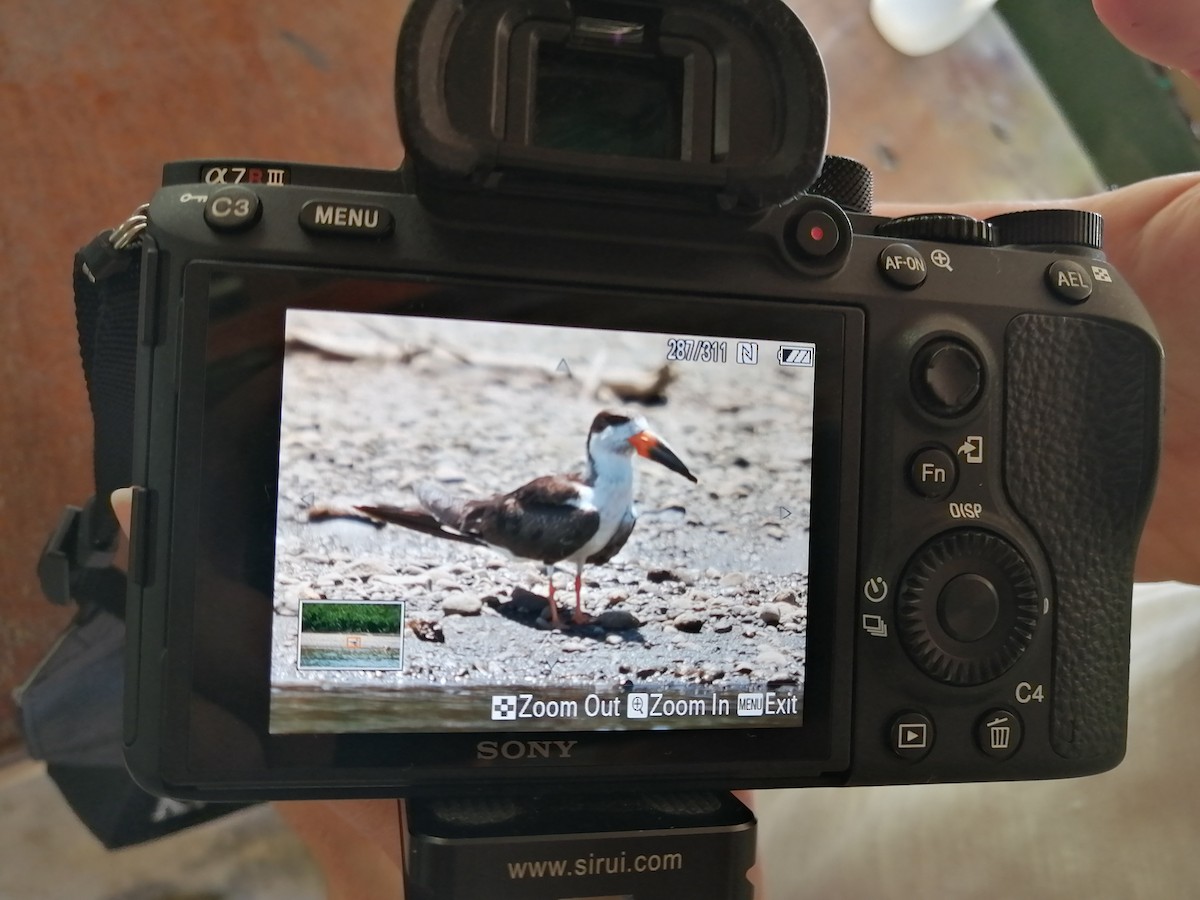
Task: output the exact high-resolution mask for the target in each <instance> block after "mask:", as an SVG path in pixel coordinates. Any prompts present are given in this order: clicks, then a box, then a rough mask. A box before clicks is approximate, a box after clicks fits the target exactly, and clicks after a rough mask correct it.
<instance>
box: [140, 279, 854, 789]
mask: <svg viewBox="0 0 1200 900" xmlns="http://www.w3.org/2000/svg"><path fill="white" fill-rule="evenodd" d="M181 308H182V312H183V316H184V319H185V321H184V323H183V327H184V329H185V332H186V333H188V334H190V335H194V336H195V337H196V338H198V340H195V341H192V340H188V341H185V342H184V344H183V346H182V352H183V354H184V356H185V366H192V365H197V364H198V365H199V367H200V368H201V369H202V370H203V372H204V377H203V379H202V380H201V379H195V380H189V381H187V382H185V383H183V384H182V385H181V386H180V389H179V401H178V402H179V408H180V410H181V411H182V413H181V417H180V419H179V420H178V421H179V431H178V434H176V435H175V436H174V438H173V439H174V441H175V445H176V446H177V447H178V448H179V449H180V458H179V468H178V469H177V470H176V475H175V478H176V481H175V485H176V489H175V492H174V498H173V501H172V502H173V504H174V505H176V506H177V507H178V509H179V510H180V511H183V510H189V509H192V510H195V512H194V514H186V515H185V514H182V512H181V514H178V515H175V516H174V517H173V521H174V525H173V528H172V532H171V538H170V540H171V546H172V553H171V569H170V574H169V580H170V582H171V584H172V585H174V587H173V588H172V591H173V593H174V595H175V596H178V597H181V598H182V597H185V596H190V597H191V598H193V599H192V600H191V601H190V602H188V603H178V604H175V605H173V607H172V616H171V619H170V622H169V623H168V625H167V629H168V640H169V643H170V645H171V646H172V647H175V648H179V651H184V650H185V649H186V653H185V654H182V655H181V653H180V652H175V653H173V654H172V655H171V657H170V661H171V665H170V666H169V672H170V675H169V679H168V683H167V690H169V691H170V692H171V697H172V700H171V701H170V702H169V703H168V704H167V707H166V708H167V710H168V713H167V715H168V719H169V725H170V729H171V730H170V733H171V734H172V735H178V736H179V737H178V738H177V739H176V738H173V739H172V740H173V743H172V749H171V753H172V754H173V758H175V759H178V760H179V768H171V769H170V772H169V780H171V781H172V782H173V783H185V782H191V781H199V782H207V781H212V780H219V781H230V780H242V781H244V780H245V779H251V780H253V779H257V778H268V777H269V778H272V779H275V778H282V779H284V780H286V779H287V778H289V777H292V776H291V775H289V774H288V773H293V772H300V771H306V772H311V771H316V770H317V769H320V770H321V771H326V770H329V769H330V767H334V768H336V769H337V771H338V773H339V774H338V776H337V777H338V778H339V779H342V780H346V782H347V783H349V782H350V781H355V779H362V778H366V779H371V778H383V777H385V776H383V775H380V774H379V773H380V772H383V771H388V772H390V771H392V767H396V766H404V767H412V766H418V767H422V768H421V771H422V772H428V773H430V774H429V776H428V777H433V775H432V773H433V772H434V771H435V770H436V771H437V772H439V773H441V774H440V775H438V776H437V777H439V778H442V777H449V776H448V775H447V773H449V772H451V771H456V770H457V769H456V767H459V766H462V765H463V764H464V762H466V761H468V760H471V759H476V753H477V747H476V743H477V741H478V740H480V736H481V735H482V736H485V737H487V736H501V735H503V734H505V733H511V734H528V735H536V734H538V733H545V734H551V735H557V736H560V737H561V739H564V740H577V739H579V738H580V736H582V735H589V740H588V741H587V742H586V748H585V746H584V743H580V744H579V745H578V746H577V747H576V752H575V753H574V755H573V757H572V759H571V760H570V764H571V765H572V766H576V767H578V766H587V767H593V768H594V767H597V766H599V767H603V766H604V765H607V764H608V763H607V762H606V760H607V761H610V760H611V758H612V757H611V753H612V752H617V751H615V750H614V748H617V747H621V748H624V750H621V751H619V752H627V753H631V754H634V755H637V756H641V757H645V756H646V755H647V754H650V755H664V754H665V755H666V756H669V757H670V758H671V759H673V760H675V761H676V763H678V764H682V763H683V761H684V760H690V761H692V762H694V763H697V764H700V763H703V762H705V761H710V760H713V759H719V758H720V759H739V760H743V761H747V762H751V761H753V760H761V761H764V762H765V761H769V760H778V759H783V758H786V759H789V760H791V761H792V764H795V761H797V760H801V759H803V760H810V761H813V762H815V763H817V764H823V763H821V762H820V761H823V760H828V759H829V757H830V754H831V753H833V752H834V747H835V739H836V734H837V732H836V723H835V722H834V721H833V719H832V718H831V709H832V708H833V705H834V703H835V702H844V700H839V699H838V698H840V697H842V696H843V694H842V693H840V692H844V691H845V689H846V684H847V682H846V681H845V680H844V678H842V677H841V674H840V673H841V672H842V670H841V669H839V668H837V667H836V666H835V661H836V660H835V653H834V650H835V648H836V645H837V643H838V641H839V640H841V639H843V637H844V635H842V636H839V632H838V631H837V621H838V620H837V619H836V618H835V608H836V602H837V597H838V596H840V591H839V589H838V587H837V585H838V584H839V583H840V581H841V580H842V579H844V578H845V577H847V573H846V572H843V571H842V569H841V568H840V567H835V565H834V561H836V560H839V559H842V557H841V556H840V548H841V547H842V546H843V545H845V544H846V542H848V541H850V540H851V539H852V536H853V520H852V518H851V519H850V520H849V522H847V520H846V518H845V517H844V516H842V515H841V512H840V511H841V510H842V505H843V503H844V495H843V490H844V488H845V481H844V479H843V477H842V472H843V471H844V470H846V471H851V472H853V471H855V469H854V466H855V462H854V459H852V458H846V457H847V454H848V453H849V452H851V451H852V450H853V448H854V446H856V445H854V444H849V443H847V442H846V441H845V440H844V436H845V434H846V433H847V428H848V427H851V426H849V425H847V417H849V416H855V415H857V412H856V407H855V406H854V404H853V403H852V402H850V401H852V399H853V395H852V394H851V395H849V398H848V395H847V393H846V391H845V390H844V385H845V383H846V380H847V379H848V378H852V377H855V376H854V375H853V373H854V372H855V371H856V369H855V367H856V366H857V365H858V359H859V357H858V355H857V353H858V350H857V347H858V343H857V342H859V341H861V333H860V331H859V326H860V322H859V320H858V319H856V318H854V317H851V316H848V315H847V314H846V313H845V312H844V311H839V310H832V309H829V308H825V307H820V306H817V305H815V304H797V303H796V302H794V301H787V302H767V301H762V300H754V299H747V298H739V299H733V298H729V297H719V296H707V297H706V296H700V295H696V294H691V295H672V294H666V293H660V294H653V293H647V292H645V291H630V290H624V289H621V288H604V289H601V288H597V287H587V286H568V285H563V286H552V285H546V284H541V285H534V284H529V283H521V282H515V281H510V282H498V281H488V280H483V279H456V278H454V277H450V276H443V275H439V276H436V277H434V276H431V275H422V274H411V275H406V274H402V273H367V272H348V271H337V270H315V269H304V268H290V267H276V266H261V265H254V266H239V265H229V264H223V265H216V264H212V263H196V264H193V265H192V266H191V267H189V270H188V275H187V277H186V279H185V284H184V302H183V304H182V307H181ZM848 372H849V373H851V374H849V375H848V374H847V373H848ZM847 448H850V450H847ZM589 450H590V451H591V453H592V455H593V469H594V470H595V471H596V474H597V478H595V479H589V478H588V477H587V473H588V466H587V457H588V453H589ZM601 457H604V458H603V459H602V458H601ZM601 471H602V472H603V473H604V478H599V474H600V472H601ZM573 479H574V480H573ZM605 480H607V482H608V483H609V486H608V487H604V486H602V484H601V482H603V481H605ZM614 482H615V483H617V487H616V488H615V489H614V488H613V487H612V484H613V483H614ZM622 484H623V485H624V487H622ZM547 485H549V486H550V487H552V488H554V487H555V486H557V490H558V492H559V495H560V496H558V498H557V503H556V504H550V505H551V506H554V507H555V509H556V510H557V511H556V513H555V515H558V516H559V517H561V516H562V514H563V512H564V507H565V512H566V513H568V514H569V513H571V512H572V510H574V509H577V510H578V511H580V512H581V513H585V514H586V513H589V512H592V513H597V514H598V513H599V512H600V511H602V512H603V515H602V516H600V518H601V519H603V520H604V528H606V529H608V531H607V536H606V538H605V545H604V547H603V548H602V549H601V550H597V549H596V548H595V547H594V546H593V547H592V548H590V549H587V551H586V552H582V553H580V552H574V555H573V551H572V548H571V547H569V546H568V547H567V548H566V549H560V550H546V549H544V547H545V545H544V544H541V545H538V544H537V543H536V542H537V541H539V540H540V541H545V540H546V539H547V537H548V532H549V530H550V529H549V525H548V521H543V522H540V523H539V522H536V521H534V520H535V519H537V518H538V515H534V516H533V517H532V518H530V519H527V520H523V521H524V525H523V526H522V528H518V531H520V532H521V533H522V534H524V535H525V536H526V537H527V538H528V539H529V541H531V542H533V544H534V546H533V547H532V549H531V547H530V546H529V545H528V544H527V545H524V546H520V547H518V546H516V545H515V544H513V542H512V541H511V540H509V541H507V544H506V541H504V540H501V539H499V538H496V536H495V532H494V531H488V530H487V528H484V527H482V526H481V525H480V522H479V520H478V519H476V520H473V521H472V522H470V523H468V522H467V521H465V520H463V519H455V518H454V517H453V515H452V514H447V510H450V512H451V513H453V512H454V510H459V511H460V512H461V511H462V510H463V509H474V510H476V511H477V512H478V510H480V509H482V510H484V511H485V512H487V511H491V513H497V511H498V510H499V509H500V508H501V507H503V506H504V504H505V502H506V501H507V500H512V499H513V498H514V497H517V498H521V499H522V500H523V501H525V504H524V507H523V509H524V511H525V512H526V513H530V512H532V513H535V514H545V513H546V512H547V511H546V510H545V509H539V507H538V504H536V503H531V502H528V501H529V491H530V490H532V488H534V487H539V486H540V487H545V486H547ZM571 491H574V492H575V493H574V494H573V495H572V494H571ZM589 491H590V493H589ZM551 493H553V491H551ZM572 504H574V506H572ZM635 513H636V517H635ZM497 514H498V513H497ZM614 516H616V517H617V519H619V520H620V523H618V524H620V527H617V526H614V525H613V521H614V519H613V517H614ZM485 518H486V517H485ZM567 518H568V519H570V518H571V516H570V515H568V516H567ZM494 519H495V520H498V519H496V517H494ZM517 519H518V522H517V524H518V525H522V519H521V517H520V516H518V517H517ZM830 522H835V523H836V527H830V526H829V525H828V524H827V523H830ZM531 523H532V524H531ZM621 523H623V524H621ZM822 523H826V524H822ZM493 524H494V522H493ZM510 525H511V523H510ZM525 526H527V527H525ZM630 526H631V527H630ZM539 528H543V531H544V533H543V534H541V535H538V534H537V531H538V529H539ZM596 528H597V533H599V530H600V526H596ZM585 543H586V541H585ZM576 550H578V547H576ZM579 563H582V565H581V566H580V565H579ZM577 574H578V575H579V590H578V601H577V599H576V597H577V595H576V575H577ZM155 577H161V576H155ZM551 583H553V603H554V609H555V610H556V616H555V618H557V623H556V622H554V621H552V616H551V613H550V607H549V602H548V601H549V600H550V596H551ZM577 602H578V606H577ZM698 734H703V735H704V739H703V740H701V741H697V740H695V736H697V735H698ZM185 736H186V737H185ZM838 746H840V745H838ZM407 771H408V768H405V772H407ZM387 777H389V778H390V777H394V776H387ZM404 777H405V778H408V776H407V775H406V776H404ZM385 780H386V779H385Z"/></svg>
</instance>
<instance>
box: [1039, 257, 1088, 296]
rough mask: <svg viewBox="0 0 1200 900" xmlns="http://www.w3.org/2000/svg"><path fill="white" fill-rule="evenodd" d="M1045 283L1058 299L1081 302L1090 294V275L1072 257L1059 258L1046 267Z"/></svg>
mask: <svg viewBox="0 0 1200 900" xmlns="http://www.w3.org/2000/svg"><path fill="white" fill-rule="evenodd" d="M1046 285H1047V286H1048V287H1049V288H1050V290H1052V291H1053V292H1054V293H1055V294H1057V295H1058V297H1059V299H1061V300H1066V301H1067V302H1068V303H1082V302H1083V301H1084V300H1086V299H1088V297H1090V296H1092V276H1091V274H1090V273H1089V272H1088V270H1087V269H1085V268H1084V267H1083V266H1081V265H1080V264H1079V263H1077V262H1075V261H1074V260H1072V259H1060V260H1058V261H1057V262H1053V263H1051V264H1050V267H1049V268H1048V269H1046Z"/></svg>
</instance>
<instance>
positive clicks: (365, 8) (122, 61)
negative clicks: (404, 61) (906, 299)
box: [0, 0, 1200, 900]
mask: <svg viewBox="0 0 1200 900" xmlns="http://www.w3.org/2000/svg"><path fill="white" fill-rule="evenodd" d="M793 5H794V6H795V8H796V9H797V11H798V12H799V13H800V14H801V16H802V17H803V18H804V20H805V22H806V23H807V25H808V27H809V28H810V30H811V31H812V32H813V34H814V36H815V38H816V40H817V43H818V45H819V46H820V48H821V50H822V52H823V54H824V55H825V59H826V64H827V67H828V69H829V74H830V82H831V86H832V87H831V89H832V109H833V120H832V132H831V141H830V150H831V151H832V152H835V153H839V154H842V155H847V156H853V157H856V158H858V159H859V160H861V161H862V162H864V163H866V164H867V165H868V166H870V167H871V168H872V169H873V170H874V172H875V175H876V187H877V190H876V196H877V198H879V199H883V200H889V201H893V200H896V201H898V200H907V201H919V202H920V203H921V204H922V205H924V206H927V207H928V208H930V209H933V208H935V207H937V206H938V205H939V204H943V203H951V202H955V201H961V200H970V199H982V198H986V199H993V200H995V199H1028V198H1048V197H1058V196H1067V195H1075V194H1081V193H1086V192H1092V191H1096V190H1099V189H1102V188H1103V187H1105V186H1108V185H1115V184H1125V183H1129V182H1131V181H1135V180H1138V179H1140V178H1143V177H1147V176H1149V175H1153V174H1161V173H1166V172H1171V171H1181V170H1187V169H1194V168H1200V153H1198V149H1197V141H1196V135H1195V123H1196V121H1197V120H1198V119H1200V98H1198V97H1197V94H1196V93H1195V91H1194V89H1191V88H1190V86H1186V85H1184V84H1183V83H1182V82H1181V81H1179V80H1177V79H1176V78H1174V77H1173V76H1172V75H1171V73H1168V72H1163V71H1161V70H1158V69H1157V68H1155V67H1153V66H1151V65H1149V64H1147V63H1145V62H1143V61H1141V60H1138V59H1136V58H1134V57H1132V56H1131V55H1130V54H1128V53H1127V52H1126V51H1124V50H1123V49H1122V48H1120V46H1119V45H1117V44H1116V42H1115V41H1113V40H1112V39H1111V38H1109V37H1108V35H1107V33H1106V32H1105V31H1104V30H1103V28H1102V27H1101V26H1100V25H1099V24H1098V23H1097V22H1096V21H1095V18H1094V16H1093V14H1092V12H1091V7H1090V4H1089V2H1088V0H1059V2H1056V3H1053V4H1049V3H1036V4H1035V3H1028V2H1022V0H1001V2H1000V3H999V4H998V5H997V6H996V8H995V9H994V10H992V11H990V12H988V13H987V14H986V15H984V16H983V18H982V19H981V20H980V21H979V22H978V23H977V24H975V25H974V27H972V28H971V29H970V30H969V31H968V32H967V33H966V34H965V35H964V36H963V37H962V38H961V39H960V40H958V41H956V42H955V43H953V44H952V45H951V46H949V47H948V48H946V49H944V50H941V51H939V52H936V53H933V54H930V55H927V56H922V57H919V58H914V57H909V56H906V55H904V54H901V53H899V52H897V51H896V50H895V49H894V48H893V47H891V46H889V45H888V44H887V43H886V42H885V41H884V40H883V39H882V38H881V37H880V35H879V33H878V32H877V31H876V30H875V28H874V27H873V25H872V23H871V20H870V18H869V16H868V11H867V7H868V2H867V0H859V2H841V3H838V4H829V3H821V2H818V0H793ZM403 6H404V4H403V3H402V2H382V0H358V2H355V3H353V4H350V3H345V4H332V3H326V4H312V3H302V2H300V0H260V2H256V3H242V2H234V0H210V2H206V3H203V4H162V3H159V2H152V0H127V2H125V3H122V4H120V5H119V6H114V5H112V4H95V3H87V2H83V0H61V2H57V3H53V4H46V3H40V2H35V0H7V2H5V3H4V4H3V5H2V6H0V135H3V137H2V138H0V154H2V157H0V158H2V160H3V172H4V175H5V188H4V191H3V193H2V194H0V247H2V248H3V250H4V254H5V260H4V265H3V269H2V270H3V272H4V278H3V283H2V285H0V291H2V292H3V295H4V296H3V300H2V301H0V335H2V336H3V338H4V342H5V352H4V353H3V354H0V382H2V383H3V385H4V390H2V391H0V476H2V477H0V512H2V513H3V515H0V547H2V548H3V550H2V551H0V583H3V585H4V587H5V593H4V599H3V601H0V602H2V604H3V605H2V611H3V615H2V619H0V622H2V624H0V896H2V897H13V898H37V897H48V898H50V897H52V898H58V897H72V898H106V900H116V898H145V900H151V898H168V897H169V898H181V900H182V898H242V897H274V896H278V897H285V896H286V897H291V898H303V897H319V896H321V895H322V888H321V885H320V880H319V874H318V873H317V871H316V869H315V867H314V866H313V865H312V864H311V862H310V861H309V860H308V858H307V856H306V854H305V852H304V850H303V848H302V847H301V846H300V845H299V844H298V842H297V841H296V840H295V839H294V838H293V837H292V836H291V835H290V833H288V832H287V831H286V830H285V829H283V827H282V826H281V825H280V824H279V822H278V821H277V819H276V818H275V816H274V813H273V812H272V811H271V810H270V809H269V808H262V807H260V808H256V809H252V810H249V811H247V812H244V813H240V814H238V815H235V816H230V817H227V818H225V819H222V820H220V821H218V822H216V823H213V824H210V825H205V826H201V827H198V828H195V829H191V830H189V831H187V832H184V833H182V834H180V835H178V836H175V837H171V838H167V839H164V840H162V841H159V842H157V843H155V844H152V845H150V846H146V847H141V848H136V849H132V850H125V851H121V852H119V853H115V854H107V853H105V852H104V851H103V849H102V848H101V847H100V845H99V844H98V843H97V842H96V841H95V839H94V838H92V836H91V835H90V834H89V833H88V832H87V831H85V830H84V829H83V828H82V826H80V825H79V824H78V823H77V822H76V821H75V819H74V818H73V816H72V815H71V813H70V811H69V809H68V808H67V807H66V805H65V803H63V801H62V800H61V799H60V797H59V796H58V794H57V793H56V792H55V790H54V788H53V787H52V785H50V784H49V782H48V781H47V780H46V778H45V776H44V773H43V770H42V769H41V767H40V766H39V765H38V764H37V763H35V762H31V761H29V760H28V759H26V758H25V755H24V752H23V748H22V743H21V739H20V734H19V730H18V725H17V716H16V709H15V706H14V705H13V704H12V702H11V701H10V694H11V691H12V690H13V689H14V688H15V687H16V686H17V685H18V684H19V683H20V682H21V681H22V680H23V679H24V678H25V677H26V675H27V674H28V673H29V671H30V670H31V669H32V668H33V666H34V664H35V663H36V661H37V660H38V659H39V658H40V657H41V656H42V655H43V654H44V653H45V652H46V650H47V649H48V648H49V646H50V645H51V643H52V642H53V641H54V639H55V637H56V636H57V634H58V633H59V632H60V631H61V630H62V628H63V627H64V626H65V625H66V624H67V622H68V621H69V619H70V615H71V611H70V610H69V609H66V608H62V607H53V606H51V605H50V604H49V603H47V602H46V601H45V600H44V599H43V598H42V596H41V595H40V593H39V590H38V586H37V581H36V578H35V575H34V566H35V563H36V561H37V557H38V553H39V550H40V548H41V545H42V543H43V541H44V539H45V536H46V535H47V533H48V531H49V530H50V528H51V527H52V526H53V524H54V523H55V521H56V520H57V517H58V514H59V511H60V509H61V508H62V507H63V506H64V505H65V504H68V503H79V502H81V501H82V500H84V499H85V498H86V497H87V496H88V495H89V494H90V493H91V491H92V486H91V468H90V448H91V434H90V419H89V416H88V411H87V402H86V394H85V390H84V384H83V379H82V377H81V373H80V370H79V361H78V350H77V345H76V344H75V326H74V321H73V311H72V303H71V286H70V271H71V258H72V254H73V253H74V251H75V249H76V248H77V247H79V246H80V245H81V244H83V243H85V242H86V241H88V240H89V239H90V238H91V237H92V236H93V235H94V234H95V233H96V232H98V231H99V230H101V229H103V228H108V227H112V226H114V225H116V224H117V223H119V222H120V221H121V220H123V219H124V218H125V217H126V216H127V215H128V214H129V213H130V212H132V210H133V209H134V208H135V207H136V206H137V205H138V204H140V203H142V202H144V201H145V200H147V199H149V197H150V195H151V193H152V192H153V191H154V189H155V186H156V184H157V183H158V179H159V174H160V167H161V165H162V163H163V162H164V161H166V160H170V159H176V158H188V157H204V156H243V157H259V158H267V159H280V160H295V161H305V162H313V163H327V164H337V165H345V166H359V167H381V168H391V167H395V166H396V165H398V164H399V162H400V160H401V158H402V149H401V147H400V142H399V138H398V136H397V131H396V125H395V115H394V110H393V103H392V77H393V54H394V49H395V38H396V34H397V32H398V28H399V23H400V20H401V18H402V15H403ZM793 797H794V795H792V794H789V793H787V792H776V793H775V794H773V795H771V796H770V797H766V798H764V801H763V805H762V809H763V811H764V815H763V818H764V822H763V840H764V846H765V845H771V844H772V842H773V841H777V839H783V842H784V844H785V845H786V837H787V835H786V834H784V833H782V832H781V829H786V828H788V827H790V826H789V825H788V824H787V820H786V818H785V817H784V814H785V811H784V807H785V806H787V805H789V804H790V805H791V806H794V805H795V804H797V803H802V801H801V800H795V799H793ZM789 808H790V807H789ZM767 865H768V878H769V880H772V881H775V883H776V884H779V885H783V884H786V883H787V881H788V878H789V875H790V874H791V873H790V872H789V869H790V868H794V867H795V866H796V865H797V862H796V858H795V855H794V854H790V855H789V854H787V853H782V854H780V853H775V854H773V855H772V856H769V857H768V860H767ZM775 896H777V897H779V896H783V897H787V896H795V894H791V893H788V892H787V890H786V889H784V890H781V891H780V892H779V893H776V894H775Z"/></svg>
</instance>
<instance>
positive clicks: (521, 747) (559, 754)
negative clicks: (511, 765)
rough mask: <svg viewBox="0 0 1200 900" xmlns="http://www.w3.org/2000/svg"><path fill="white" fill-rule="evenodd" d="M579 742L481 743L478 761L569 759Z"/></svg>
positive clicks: (477, 748) (477, 755)
mask: <svg viewBox="0 0 1200 900" xmlns="http://www.w3.org/2000/svg"><path fill="white" fill-rule="evenodd" d="M578 743H579V741H504V742H503V743H502V742H500V741H480V742H479V743H478V744H476V745H475V758H476V759H487V760H492V759H551V758H555V759H569V758H570V756H571V751H572V750H573V749H574V748H575V745H576V744H578Z"/></svg>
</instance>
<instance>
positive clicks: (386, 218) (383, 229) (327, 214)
mask: <svg viewBox="0 0 1200 900" xmlns="http://www.w3.org/2000/svg"><path fill="white" fill-rule="evenodd" d="M395 225H396V218H395V216H393V215H392V213H391V210H388V209H385V208H384V207H382V206H378V205H376V204H374V203H337V202H335V201H331V200H309V201H308V202H307V203H305V204H304V206H302V207H300V227H301V228H303V229H304V230H305V231H307V232H308V233H309V234H318V235H336V236H339V237H358V238H383V237H387V236H388V235H389V234H391V233H392V229H393V228H395Z"/></svg>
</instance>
